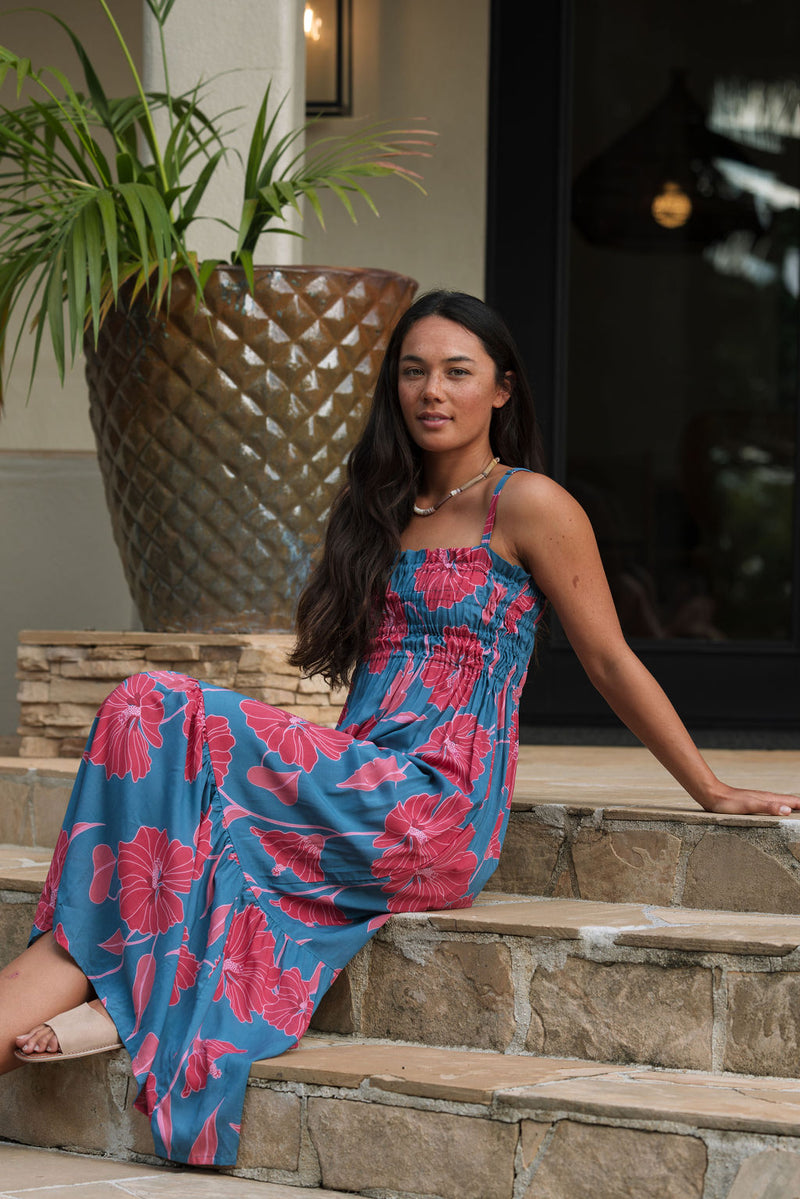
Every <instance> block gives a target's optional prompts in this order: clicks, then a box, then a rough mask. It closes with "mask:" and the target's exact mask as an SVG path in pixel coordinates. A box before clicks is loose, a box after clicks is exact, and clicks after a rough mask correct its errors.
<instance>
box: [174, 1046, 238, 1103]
mask: <svg viewBox="0 0 800 1199" xmlns="http://www.w3.org/2000/svg"><path fill="white" fill-rule="evenodd" d="M225 1053H244V1050H243V1049H237V1048H236V1046H235V1045H231V1043H230V1041H215V1040H211V1039H210V1040H208V1041H204V1040H202V1039H201V1038H200V1037H199V1036H197V1037H195V1038H194V1040H193V1041H192V1051H191V1053H190V1054H189V1058H188V1060H187V1062H186V1072H185V1075H184V1079H185V1081H184V1084H183V1090H182V1091H181V1099H186V1097H187V1096H188V1095H191V1094H192V1092H193V1091H202V1090H203V1089H204V1087H205V1085H206V1083H207V1082H208V1078H209V1075H210V1076H211V1077H212V1078H221V1076H222V1071H221V1070H220V1068H219V1066H218V1065H217V1064H216V1063H217V1058H218V1057H222V1056H223V1054H225Z"/></svg>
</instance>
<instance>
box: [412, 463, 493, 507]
mask: <svg viewBox="0 0 800 1199" xmlns="http://www.w3.org/2000/svg"><path fill="white" fill-rule="evenodd" d="M499 461H500V459H499V458H492V460H491V462H488V463H487V464H486V466H484V468H483V470H482V471H481V473H480V474H479V475H476V476H475V478H474V479H470V480H469V482H468V483H465V484H464V486H463V487H454V488H453V490H452V491H448V493H447V495H446V496H445V497H444V499H441V500H439V502H438V503H436V504H434V505H433V507H432V508H418V507H417V505H416V504H415V505H414V515H415V516H433V514H434V512H438V511H439V509H440V508H441V506H442V504H446V503H447V501H448V500H451V499H452V498H453V496H455V495H461V493H462V491H469V489H470V487H474V486H475V484H476V483H480V481H481V479H488V477H489V475H490V474H491V473H492V471H493V470H494V468H495V467H496V466H497V464H498V462H499Z"/></svg>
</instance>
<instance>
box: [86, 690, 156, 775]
mask: <svg viewBox="0 0 800 1199" xmlns="http://www.w3.org/2000/svg"><path fill="white" fill-rule="evenodd" d="M163 719H164V701H163V699H162V697H161V693H160V692H159V691H158V690H157V689H156V685H155V682H154V681H153V680H152V679H151V678H150V677H149V676H148V675H146V674H137V675H134V676H133V677H132V678H129V679H125V681H124V682H123V683H120V685H119V686H118V687H115V688H114V690H113V691H112V692H111V694H110V695H109V696H108V698H107V699H106V700H105V702H104V703H103V706H102V707H101V709H100V711H99V713H98V716H97V726H96V728H95V732H94V737H93V738H92V744H91V748H90V749H89V751H88V758H89V761H90V762H93V763H94V765H95V766H105V769H106V778H107V779H110V778H111V777H112V775H116V776H117V777H118V778H124V777H125V775H126V774H130V776H131V778H132V779H133V781H134V783H137V782H138V781H139V779H142V778H144V776H145V775H146V774H147V772H148V771H149V769H150V766H151V764H152V763H151V759H150V749H149V746H152V747H153V748H154V749H160V748H161V744H162V737H161V733H160V731H159V729H160V726H161V721H162V720H163Z"/></svg>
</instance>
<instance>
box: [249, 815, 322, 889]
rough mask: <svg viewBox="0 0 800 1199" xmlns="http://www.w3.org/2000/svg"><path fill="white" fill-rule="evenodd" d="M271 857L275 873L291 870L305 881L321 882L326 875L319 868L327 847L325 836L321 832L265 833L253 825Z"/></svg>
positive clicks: (253, 829)
mask: <svg viewBox="0 0 800 1199" xmlns="http://www.w3.org/2000/svg"><path fill="white" fill-rule="evenodd" d="M250 832H251V833H255V835H256V836H257V837H258V839H259V841H260V842H261V844H262V845H263V847H264V849H265V851H266V852H267V853H268V854H269V856H270V857H271V858H274V859H275V865H274V866H273V867H272V873H273V874H274V875H278V874H282V873H283V871H284V870H291V871H292V873H293V874H294V875H296V876H297V878H301V879H302V880H303V882H304V883H321V882H322V880H323V879H324V878H325V875H324V874H323V873H322V871H321V870H320V868H319V860H320V857H321V856H322V851H323V849H324V848H325V838H324V837H322V836H320V834H319V833H313V834H312V835H311V836H309V837H303V836H301V834H300V833H282V832H276V833H264V832H261V831H260V830H259V829H258V828H256V827H255V826H251V828H250Z"/></svg>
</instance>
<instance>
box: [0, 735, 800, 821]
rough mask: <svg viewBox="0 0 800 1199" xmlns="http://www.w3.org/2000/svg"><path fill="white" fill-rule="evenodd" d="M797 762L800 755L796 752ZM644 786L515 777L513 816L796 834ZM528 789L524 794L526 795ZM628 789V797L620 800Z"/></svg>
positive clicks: (29, 761) (26, 771) (43, 762)
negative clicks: (544, 789)
mask: <svg viewBox="0 0 800 1199" xmlns="http://www.w3.org/2000/svg"><path fill="white" fill-rule="evenodd" d="M798 759H799V760H800V755H798ZM80 761H81V760H80V758H37V757H30V758H28V757H3V756H0V780H3V779H6V780H8V781H9V782H16V783H27V784H30V783H33V782H37V781H40V782H45V783H60V784H63V783H64V782H70V783H71V782H72V781H73V780H74V778H75V775H76V774H77V773H78V767H79V766H80ZM649 789H651V788H649V785H648V784H643V785H642V787H641V789H637V788H633V787H631V786H630V785H629V784H624V783H623V784H620V787H619V789H618V790H617V789H615V790H614V792H613V793H612V794H610V795H603V796H598V797H592V795H591V794H582V795H581V796H580V797H579V798H575V797H572V796H569V795H565V796H564V798H563V799H559V800H557V801H556V800H553V799H552V798H549V799H544V800H543V799H541V798H537V797H536V795H535V794H532V793H531V783H530V782H529V781H526V780H524V779H518V780H517V785H516V788H515V792H514V796H513V798H512V801H511V808H512V811H513V812H514V813H515V814H521V813H525V814H526V815H528V816H529V817H530V818H531V819H533V820H536V821H538V822H539V823H541V824H543V825H545V826H549V827H554V828H561V827H562V826H563V823H564V821H565V820H567V819H578V820H580V819H581V818H585V817H591V818H592V819H593V820H594V821H598V820H601V821H603V822H608V821H624V822H626V823H630V822H639V821H641V822H642V823H646V824H652V823H659V824H687V825H689V824H710V825H713V826H714V827H719V828H782V829H783V830H784V831H785V833H786V834H787V835H793V836H795V837H797V838H800V819H797V820H795V819H790V818H788V817H784V816H737V815H731V814H725V813H719V812H706V811H703V809H702V808H700V807H698V806H697V804H695V803H694V802H693V801H692V800H691V799H690V798H689V797H688V796H684V795H683V794H682V793H681V792H680V790H679V789H676V790H674V791H672V790H668V789H664V793H663V795H661V796H651V797H650V798H649V799H648V798H646V797H647V792H648V790H649ZM526 792H527V794H526ZM625 793H627V796H626V799H625V800H623V799H622V798H621V796H622V795H624V794H625Z"/></svg>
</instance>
